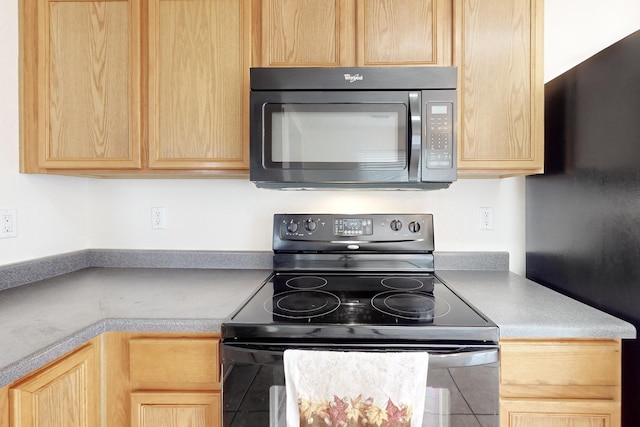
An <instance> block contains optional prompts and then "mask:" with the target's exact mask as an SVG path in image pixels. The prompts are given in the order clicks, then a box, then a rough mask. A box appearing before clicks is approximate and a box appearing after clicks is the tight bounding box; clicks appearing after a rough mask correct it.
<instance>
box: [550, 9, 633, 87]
mask: <svg viewBox="0 0 640 427" xmlns="http://www.w3.org/2000/svg"><path fill="white" fill-rule="evenodd" d="M639 29H640V1H639V0H607V1H600V0H546V1H545V2H544V44H545V47H544V49H545V50H544V76H545V81H549V80H551V79H553V78H555V77H557V76H559V75H560V74H562V73H564V72H565V71H567V70H569V69H570V68H573V67H574V66H576V65H578V64H579V63H580V62H582V61H584V60H585V59H587V58H589V57H591V56H593V55H594V54H596V53H598V52H599V51H601V50H602V49H604V48H605V47H607V46H610V45H612V44H613V43H615V42H616V41H618V40H620V39H622V38H624V37H625V36H628V35H629V34H631V33H633V32H634V31H637V30H639Z"/></svg>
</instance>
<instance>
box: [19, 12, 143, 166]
mask: <svg viewBox="0 0 640 427" xmlns="http://www.w3.org/2000/svg"><path fill="white" fill-rule="evenodd" d="M20 5H21V8H20V18H21V28H20V30H21V36H22V37H21V39H20V44H21V49H20V54H21V63H20V65H21V72H22V76H21V77H22V81H21V92H22V97H21V113H22V114H21V137H22V154H23V169H24V170H25V171H28V172H38V171H40V170H42V169H47V168H77V167H82V168H118V169H135V168H139V167H140V165H141V155H140V153H141V147H140V90H139V87H140V61H139V57H140V32H139V24H138V22H139V20H140V1H139V0H122V1H78V2H70V1H50V0H24V1H21V2H20Z"/></svg>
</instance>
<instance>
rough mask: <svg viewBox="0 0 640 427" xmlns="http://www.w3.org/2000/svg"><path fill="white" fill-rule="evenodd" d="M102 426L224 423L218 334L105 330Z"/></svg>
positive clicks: (206, 426)
mask: <svg viewBox="0 0 640 427" xmlns="http://www.w3.org/2000/svg"><path fill="white" fill-rule="evenodd" d="M103 343H104V351H103V357H104V359H103V366H104V369H103V370H104V376H103V378H104V384H103V390H104V393H105V394H104V395H103V402H104V406H103V408H104V411H105V417H104V424H103V427H129V426H131V427H152V426H153V427H157V426H189V427H220V426H221V425H222V402H221V394H220V390H221V388H220V362H219V356H218V351H219V337H218V335H215V334H163V333H129V332H126V333H125V332H107V333H105V334H104V341H103Z"/></svg>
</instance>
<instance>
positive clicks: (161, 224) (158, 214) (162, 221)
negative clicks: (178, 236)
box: [151, 208, 167, 230]
mask: <svg viewBox="0 0 640 427" xmlns="http://www.w3.org/2000/svg"><path fill="white" fill-rule="evenodd" d="M151 228H152V229H153V230H162V229H165V228H167V222H166V218H165V209H164V208H151Z"/></svg>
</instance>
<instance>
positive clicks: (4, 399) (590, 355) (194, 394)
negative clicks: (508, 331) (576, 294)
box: [0, 332, 621, 427]
mask: <svg viewBox="0 0 640 427" xmlns="http://www.w3.org/2000/svg"><path fill="white" fill-rule="evenodd" d="M500 351H501V356H500V426H501V427H568V426H570V427H620V425H621V413H620V407H621V341H620V340H615V339H610V340H609V339H600V340H506V339H505V340H502V341H501V342H500ZM220 386H221V384H220V360H219V336H218V335H216V334H165V333H144V334H143V333H130V332H126V333H125V332H107V333H105V334H103V335H101V336H100V337H97V338H95V339H93V340H91V341H89V342H88V343H86V344H84V345H83V346H81V347H80V348H78V349H77V350H74V351H72V352H71V353H69V354H68V355H65V356H63V357H61V358H60V359H58V360H56V361H54V362H51V363H50V364H48V365H46V366H44V367H43V368H41V369H39V370H37V371H36V372H34V373H32V374H29V375H27V376H25V377H24V378H22V379H20V380H18V381H16V382H14V383H12V384H9V385H8V386H5V387H3V388H0V427H25V426H36V425H37V426H42V427H44V426H55V427H82V426H88V427H94V426H100V427H129V426H131V427H150V426H154V427H157V426H189V427H220V426H221V425H222V420H221V411H222V402H221V388H220Z"/></svg>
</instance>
